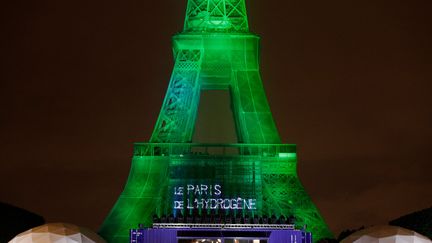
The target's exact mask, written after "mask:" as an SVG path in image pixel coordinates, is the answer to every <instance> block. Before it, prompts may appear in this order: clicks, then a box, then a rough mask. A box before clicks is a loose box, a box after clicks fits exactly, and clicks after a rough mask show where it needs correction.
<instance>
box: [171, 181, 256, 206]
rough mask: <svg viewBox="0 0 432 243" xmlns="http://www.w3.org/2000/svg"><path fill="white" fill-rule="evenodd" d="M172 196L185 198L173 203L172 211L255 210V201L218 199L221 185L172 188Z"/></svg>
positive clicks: (238, 198)
mask: <svg viewBox="0 0 432 243" xmlns="http://www.w3.org/2000/svg"><path fill="white" fill-rule="evenodd" d="M174 195H175V196H177V197H180V196H181V197H183V196H186V199H185V200H175V201H174V209H225V210H229V209H248V210H254V209H256V199H252V198H248V199H246V198H241V197H236V198H220V196H222V186H221V185H206V184H200V185H192V184H189V185H187V186H185V187H184V186H180V187H174ZM197 197H204V198H197Z"/></svg>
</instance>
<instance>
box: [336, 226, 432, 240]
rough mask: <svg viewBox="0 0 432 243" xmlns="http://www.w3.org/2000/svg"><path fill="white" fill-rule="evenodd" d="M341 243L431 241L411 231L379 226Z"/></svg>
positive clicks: (354, 235) (358, 232)
mask: <svg viewBox="0 0 432 243" xmlns="http://www.w3.org/2000/svg"><path fill="white" fill-rule="evenodd" d="M341 243H432V241H431V240H430V239H429V238H427V237H426V236H423V235H421V234H419V233H417V232H414V231H412V230H408V229H404V228H402V227H397V226H390V225H380V226H373V227H369V228H366V229H363V230H359V231H357V232H354V233H353V234H351V235H350V236H348V237H346V238H345V239H343V240H342V241H341Z"/></svg>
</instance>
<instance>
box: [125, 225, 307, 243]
mask: <svg viewBox="0 0 432 243" xmlns="http://www.w3.org/2000/svg"><path fill="white" fill-rule="evenodd" d="M147 242H151V243H312V233H310V232H306V231H305V230H299V229H295V228H294V226H293V225H277V226H276V225H245V224H220V225H218V224H157V225H156V224H155V225H154V226H153V228H140V229H131V230H130V243H147Z"/></svg>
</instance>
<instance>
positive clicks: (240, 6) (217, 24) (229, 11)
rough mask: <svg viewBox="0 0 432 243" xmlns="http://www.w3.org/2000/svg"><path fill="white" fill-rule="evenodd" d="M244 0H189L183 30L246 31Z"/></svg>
mask: <svg viewBox="0 0 432 243" xmlns="http://www.w3.org/2000/svg"><path fill="white" fill-rule="evenodd" d="M248 31H249V25H248V20H247V14H246V5H245V1H244V0H189V1H188V5H187V10H186V19H185V25H184V32H248Z"/></svg>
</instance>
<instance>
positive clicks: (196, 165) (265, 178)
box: [100, 0, 332, 242]
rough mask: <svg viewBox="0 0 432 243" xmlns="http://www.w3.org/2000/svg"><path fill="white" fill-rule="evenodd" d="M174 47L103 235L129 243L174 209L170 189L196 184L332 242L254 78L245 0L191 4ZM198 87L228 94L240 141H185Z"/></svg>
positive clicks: (255, 49)
mask: <svg viewBox="0 0 432 243" xmlns="http://www.w3.org/2000/svg"><path fill="white" fill-rule="evenodd" d="M173 51H174V60H175V65H174V69H173V73H172V76H171V80H170V83H169V86H168V90H167V93H166V96H165V100H164V102H163V105H162V109H161V112H160V115H159V118H158V120H157V122H156V126H155V128H154V130H153V134H152V136H151V139H150V143H147V144H142V143H140V144H136V145H135V149H134V156H133V158H132V167H131V170H130V174H129V178H128V181H127V184H126V186H125V188H124V191H123V192H122V194H121V195H120V197H119V199H118V201H117V203H116V204H115V206H114V208H113V209H112V210H111V213H110V214H109V215H108V217H107V218H106V220H105V222H104V223H103V225H102V227H101V229H100V234H101V235H102V236H103V237H104V238H105V239H106V240H108V241H109V242H127V240H128V232H129V229H130V228H134V227H136V226H137V225H138V224H140V223H141V224H144V225H146V226H150V225H151V224H152V216H153V214H158V215H159V216H161V215H163V214H166V215H169V214H171V213H173V200H174V198H173V195H172V191H173V189H174V188H175V187H178V186H186V185H187V184H188V183H196V184H206V185H212V184H221V185H223V188H224V196H225V197H228V198H229V197H232V198H236V197H241V198H256V200H257V205H256V206H257V210H254V211H245V210H243V211H242V212H241V213H242V214H246V213H247V214H249V215H252V216H253V215H259V216H260V215H264V214H265V215H273V214H275V215H276V216H280V215H285V216H288V215H295V216H296V217H297V223H298V225H299V227H301V226H303V225H308V227H309V230H311V231H312V232H313V234H314V239H320V238H324V237H331V236H332V234H331V232H330V231H329V229H328V227H327V226H326V224H325V222H324V220H323V219H322V217H321V216H320V214H319V212H318V210H317V208H316V207H315V205H314V204H313V203H312V201H311V200H310V198H309V196H308V195H307V193H306V191H305V190H304V188H303V186H302V185H301V183H300V180H299V178H298V176H297V155H296V146H295V145H286V144H281V139H280V137H279V133H278V131H277V128H276V125H275V123H274V121H273V117H272V113H271V111H270V107H269V105H268V102H267V98H266V94H265V91H264V88H263V84H262V81H261V76H260V72H259V37H258V36H256V35H253V34H251V33H249V27H248V21H247V14H246V7H245V2H244V0H189V1H188V4H187V12H186V19H185V25H184V30H183V32H182V33H180V34H178V35H176V36H174V37H173ZM202 90H229V92H230V94H231V103H232V112H233V117H234V122H235V126H236V130H237V131H236V132H237V136H238V143H237V144H194V143H191V141H192V137H193V133H194V127H195V121H196V118H197V110H198V106H199V100H200V94H201V91H202ZM184 212H185V211H184ZM184 212H183V213H184ZM236 213H239V212H236Z"/></svg>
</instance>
